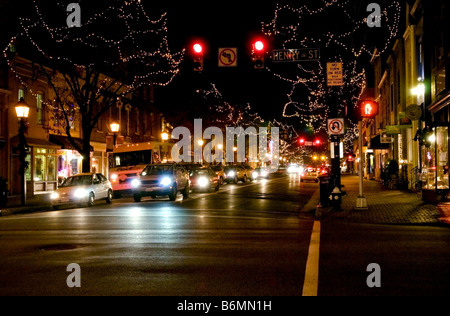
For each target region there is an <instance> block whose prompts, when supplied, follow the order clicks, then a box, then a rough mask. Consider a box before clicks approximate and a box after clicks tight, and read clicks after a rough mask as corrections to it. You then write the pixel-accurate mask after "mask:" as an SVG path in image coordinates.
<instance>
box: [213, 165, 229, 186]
mask: <svg viewBox="0 0 450 316" xmlns="http://www.w3.org/2000/svg"><path fill="white" fill-rule="evenodd" d="M211 169H212V170H214V172H215V173H216V175H217V176H218V177H219V181H220V185H224V183H225V178H226V176H225V169H224V168H223V167H222V166H221V165H217V166H211Z"/></svg>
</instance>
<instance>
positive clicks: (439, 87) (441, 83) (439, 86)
mask: <svg viewBox="0 0 450 316" xmlns="http://www.w3.org/2000/svg"><path fill="white" fill-rule="evenodd" d="M445 71H446V70H445V68H444V69H442V71H441V72H440V73H438V75H437V76H436V95H439V94H441V93H442V92H444V91H445V88H446V86H445V79H446V78H445V77H446V74H445Z"/></svg>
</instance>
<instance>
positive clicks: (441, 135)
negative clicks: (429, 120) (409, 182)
mask: <svg viewBox="0 0 450 316" xmlns="http://www.w3.org/2000/svg"><path fill="white" fill-rule="evenodd" d="M449 99H450V95H448V96H447V97H444V98H442V99H441V100H440V101H437V102H435V103H434V104H433V105H431V106H430V107H429V108H428V110H429V111H430V112H431V113H432V115H433V120H434V123H433V125H432V127H429V128H427V129H426V130H425V131H423V133H422V142H421V144H422V148H421V161H422V188H423V193H424V199H425V200H426V201H429V202H436V201H439V200H441V199H442V198H443V197H445V196H446V195H448V193H449V191H450V183H449V153H448V148H449V135H448V128H449V121H450V113H449V103H450V100H449Z"/></svg>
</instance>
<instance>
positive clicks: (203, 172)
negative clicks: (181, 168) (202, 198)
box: [190, 169, 209, 177]
mask: <svg viewBox="0 0 450 316" xmlns="http://www.w3.org/2000/svg"><path fill="white" fill-rule="evenodd" d="M207 175H209V169H196V170H193V171H191V173H190V176H191V177H198V176H207Z"/></svg>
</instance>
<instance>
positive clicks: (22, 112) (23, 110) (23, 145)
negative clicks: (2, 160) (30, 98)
mask: <svg viewBox="0 0 450 316" xmlns="http://www.w3.org/2000/svg"><path fill="white" fill-rule="evenodd" d="M15 108H16V115H17V119H18V120H19V161H20V169H19V175H20V188H21V204H22V206H25V205H26V204H27V179H26V176H25V173H26V171H27V169H28V167H29V165H28V162H27V155H28V150H29V147H28V144H27V139H26V137H25V133H26V132H27V119H28V116H29V114H30V107H29V106H28V104H27V103H26V102H25V100H24V99H23V98H21V99H20V101H19V102H18V103H17V104H16V106H15Z"/></svg>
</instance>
